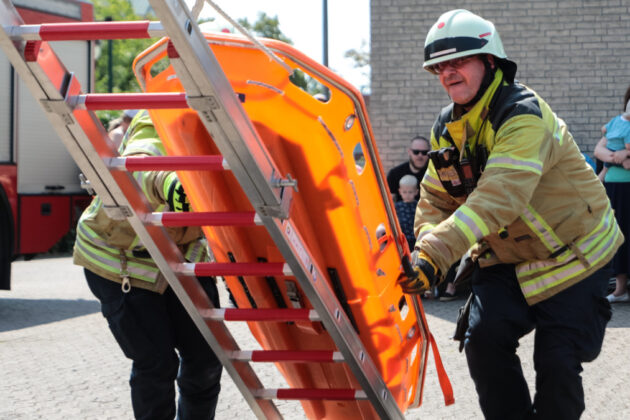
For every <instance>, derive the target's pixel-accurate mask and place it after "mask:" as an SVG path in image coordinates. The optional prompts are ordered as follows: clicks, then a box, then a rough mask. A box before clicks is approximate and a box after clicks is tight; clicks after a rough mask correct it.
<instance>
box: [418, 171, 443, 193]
mask: <svg viewBox="0 0 630 420" xmlns="http://www.w3.org/2000/svg"><path fill="white" fill-rule="evenodd" d="M422 185H424V186H425V188H426V187H431V188H433V189H434V190H437V191H440V192H444V193H445V192H446V190H445V189H444V187H443V186H442V183H441V182H440V180H439V179H437V177H434V176H432V175H430V174H429V171H427V172H426V173H425V174H424V178H423V179H422Z"/></svg>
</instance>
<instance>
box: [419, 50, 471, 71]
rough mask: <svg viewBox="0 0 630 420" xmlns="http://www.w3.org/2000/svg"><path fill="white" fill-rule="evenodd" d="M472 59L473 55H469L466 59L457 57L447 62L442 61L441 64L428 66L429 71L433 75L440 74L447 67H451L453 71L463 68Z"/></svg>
mask: <svg viewBox="0 0 630 420" xmlns="http://www.w3.org/2000/svg"><path fill="white" fill-rule="evenodd" d="M473 58H475V56H474V55H469V56H466V57H459V58H454V59H452V60H448V61H442V62H441V63H437V64H434V65H432V66H429V70H430V71H432V72H433V73H435V74H440V73H442V72H443V71H444V70H446V69H447V68H448V67H452V68H454V69H455V70H457V69H460V68H462V67H464V66H465V65H466V63H468V62H469V61H471V60H472V59H473Z"/></svg>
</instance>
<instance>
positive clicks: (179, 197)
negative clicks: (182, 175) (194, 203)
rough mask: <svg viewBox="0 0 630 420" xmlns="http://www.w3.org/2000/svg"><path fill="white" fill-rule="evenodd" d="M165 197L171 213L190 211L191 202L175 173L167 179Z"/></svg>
mask: <svg viewBox="0 0 630 420" xmlns="http://www.w3.org/2000/svg"><path fill="white" fill-rule="evenodd" d="M164 197H165V199H166V204H168V207H169V209H170V210H171V211H178V212H185V211H190V202H189V201H188V197H187V196H186V192H185V191H184V187H183V186H182V183H181V182H179V178H177V174H176V173H175V172H172V173H171V174H169V175H168V176H167V177H166V181H165V182H164Z"/></svg>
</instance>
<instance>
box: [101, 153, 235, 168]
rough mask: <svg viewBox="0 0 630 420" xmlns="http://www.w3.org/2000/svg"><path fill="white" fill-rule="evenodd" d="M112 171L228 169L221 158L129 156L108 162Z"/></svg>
mask: <svg viewBox="0 0 630 420" xmlns="http://www.w3.org/2000/svg"><path fill="white" fill-rule="evenodd" d="M107 163H108V166H109V167H110V168H112V169H119V170H127V171H130V172H133V171H222V170H226V169H228V164H227V162H226V161H225V160H224V159H223V156H219V155H213V156H129V157H115V158H110V159H109V160H108V162H107Z"/></svg>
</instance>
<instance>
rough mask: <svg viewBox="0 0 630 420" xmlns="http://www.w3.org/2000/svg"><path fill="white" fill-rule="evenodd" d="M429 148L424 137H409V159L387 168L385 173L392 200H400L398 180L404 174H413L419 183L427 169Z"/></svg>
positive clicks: (418, 196)
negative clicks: (387, 170)
mask: <svg viewBox="0 0 630 420" xmlns="http://www.w3.org/2000/svg"><path fill="white" fill-rule="evenodd" d="M430 150H431V148H430V143H429V140H428V139H427V138H426V137H423V136H415V137H414V138H412V139H411V143H410V144H409V147H408V148H407V156H408V157H409V160H408V161H407V162H403V163H401V164H400V165H398V166H395V167H393V168H392V169H390V170H389V172H388V173H387V185H388V186H389V192H390V193H391V195H392V199H393V200H394V202H397V201H400V200H402V197H401V196H400V193H399V192H398V188H399V182H400V180H401V179H402V177H404V176H405V175H413V176H415V177H416V179H417V180H418V182H417V183H416V185H420V181H422V177H423V176H424V173H425V171H426V170H427V163H428V162H429V157H428V154H429V151H430ZM419 198H420V191H419V190H418V193H416V196H415V200H416V201H417V200H418V199H419Z"/></svg>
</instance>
